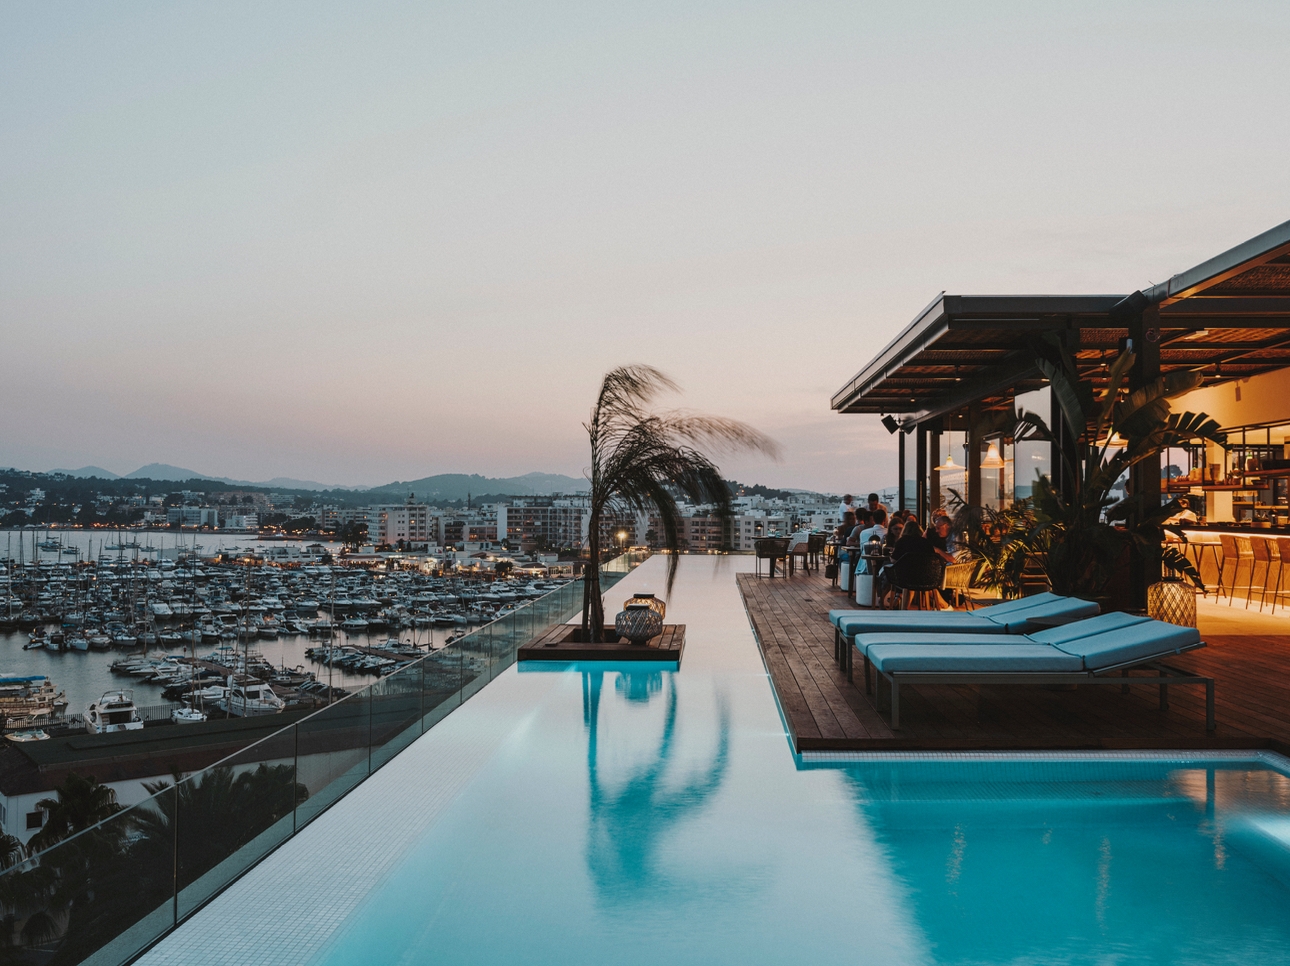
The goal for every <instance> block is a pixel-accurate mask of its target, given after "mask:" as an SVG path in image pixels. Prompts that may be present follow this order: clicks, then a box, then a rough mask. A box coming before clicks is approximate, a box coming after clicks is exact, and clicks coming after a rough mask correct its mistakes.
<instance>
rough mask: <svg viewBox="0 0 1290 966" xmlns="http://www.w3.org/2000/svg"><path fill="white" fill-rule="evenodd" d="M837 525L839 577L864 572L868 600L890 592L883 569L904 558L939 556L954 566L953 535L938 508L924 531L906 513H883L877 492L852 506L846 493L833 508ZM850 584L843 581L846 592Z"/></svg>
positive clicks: (911, 516)
mask: <svg viewBox="0 0 1290 966" xmlns="http://www.w3.org/2000/svg"><path fill="white" fill-rule="evenodd" d="M838 515H839V516H840V517H841V518H842V524H841V525H840V526H839V527H838V528H837V530H835V531H834V543H835V546H836V557H837V564H838V572H839V574H842V573H848V574H855V575H863V574H868V575H870V576H872V577H873V578H874V582H875V586H874V596H875V598H876V599H877V600H879V601H881V600H883V599H884V598H885V597H886V596H887V595H888V594H890V593H891V590H892V588H891V582H890V580H889V579H888V571H889V570H890V568H891V567H892V566H893V565H894V564H895V562H896V561H897V560H900V559H901V558H903V557H905V556H906V555H908V554H921V555H924V556H935V557H940V558H941V559H942V560H944V561H945V562H946V563H953V562H954V536H953V528H952V525H951V522H950V517H949V513H948V511H947V510H946V509H945V508H944V507H939V508H938V509H937V510H936V511H935V512H934V513H933V514H932V521H931V525H930V526H929V527H928V528H927V529H926V530H924V529H923V528H922V526H920V525H919V522H918V517H917V516H916V515H915V514H914V512H913V511H912V510H895V511H889V510H888V509H887V507H886V506H884V505H883V503H882V501H881V500H879V499H878V494H877V493H870V494H869V496H868V499H867V500H866V502H865V503H864V504H860V505H857V504H855V503H853V502H852V497H851V494H849V493H848V494H847V495H845V496H844V497H843V498H842V505H841V506H840V507H839V508H838ZM849 584H850V580H846V581H845V582H844V583H843V587H844V588H847V587H848V585H849Z"/></svg>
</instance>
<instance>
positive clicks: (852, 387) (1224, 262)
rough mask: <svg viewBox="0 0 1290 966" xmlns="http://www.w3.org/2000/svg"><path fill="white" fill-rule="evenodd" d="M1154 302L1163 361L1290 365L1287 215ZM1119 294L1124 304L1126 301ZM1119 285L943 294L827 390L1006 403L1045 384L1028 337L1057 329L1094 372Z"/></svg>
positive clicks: (945, 402) (849, 398)
mask: <svg viewBox="0 0 1290 966" xmlns="http://www.w3.org/2000/svg"><path fill="white" fill-rule="evenodd" d="M1142 295H1143V296H1145V300H1142V299H1141V296H1139V299H1140V301H1141V302H1142V304H1146V305H1152V304H1154V305H1156V306H1157V307H1158V311H1159V316H1160V324H1159V331H1158V337H1159V342H1160V369H1161V372H1169V371H1171V370H1175V369H1194V370H1198V371H1200V372H1202V373H1203V374H1204V375H1205V384H1206V385H1212V384H1213V383H1215V382H1219V381H1223V380H1228V379H1235V378H1240V377H1243V376H1251V375H1254V374H1256V373H1259V372H1266V371H1268V370H1270V369H1279V368H1283V367H1286V366H1290V221H1288V222H1285V223H1284V224H1281V225H1278V226H1277V227H1276V228H1273V229H1272V230H1270V231H1266V232H1264V233H1263V234H1261V235H1258V236H1257V237H1255V238H1252V239H1250V240H1249V241H1247V242H1245V243H1244V244H1241V245H1238V246H1237V247H1235V248H1233V249H1231V250H1230V251H1226V252H1224V253H1223V254H1221V255H1218V256H1216V257H1214V258H1211V259H1209V260H1208V261H1206V262H1202V263H1201V264H1200V265H1197V266H1196V267H1195V268H1193V269H1190V270H1189V271H1186V272H1183V273H1181V274H1179V275H1175V276H1173V277H1172V278H1171V279H1169V281H1167V282H1164V283H1162V284H1160V285H1156V286H1153V287H1152V288H1150V289H1148V290H1146V291H1144V292H1143V293H1142ZM1122 303H1123V304H1122ZM1127 304H1128V303H1127V302H1126V297H1125V296H1123V295H1004V296H990V295H985V296H980V295H945V294H943V293H942V294H941V295H939V296H938V297H937V298H936V299H935V300H934V301H933V302H932V303H931V304H930V305H928V306H927V308H925V309H924V310H923V311H922V312H920V313H919V315H918V317H917V318H915V319H914V321H913V322H911V323H910V324H909V325H908V326H906V327H905V329H904V331H903V332H901V333H900V334H899V335H898V336H896V338H895V339H893V340H892V341H891V342H890V343H889V344H888V345H887V346H886V347H885V348H884V349H883V350H882V351H881V352H880V353H878V355H877V357H876V358H874V360H873V361H872V362H870V363H869V364H868V365H867V366H865V367H864V369H862V370H861V371H860V372H859V373H858V374H857V375H856V376H855V377H854V378H853V379H851V380H850V381H849V382H847V384H846V385H845V386H843V387H842V388H841V389H839V390H838V392H837V393H835V394H834V396H833V400H832V406H833V408H834V409H836V410H838V411H839V412H846V413H894V414H900V415H901V422H902V423H904V424H906V425H909V424H912V423H919V422H923V421H926V420H930V419H933V418H937V417H939V416H942V415H945V414H947V413H954V412H957V411H959V410H961V409H963V408H964V407H966V406H967V405H968V404H969V403H973V402H977V403H979V404H981V405H982V406H983V407H984V408H985V409H1006V408H1007V407H1008V406H1010V405H1011V401H1012V398H1013V396H1014V395H1015V394H1016V393H1019V392H1026V391H1028V390H1031V389H1035V388H1038V387H1040V386H1042V385H1043V381H1042V379H1041V377H1040V375H1039V371H1038V370H1037V369H1036V367H1035V362H1034V353H1033V351H1032V349H1031V345H1032V343H1033V340H1034V338H1035V337H1036V336H1037V335H1038V334H1039V333H1041V332H1044V331H1049V332H1056V333H1061V334H1062V335H1063V339H1064V341H1065V343H1066V345H1067V347H1068V349H1069V350H1070V352H1071V354H1072V355H1073V356H1074V358H1075V361H1076V365H1077V366H1078V367H1079V369H1080V372H1081V375H1083V376H1084V377H1085V378H1091V379H1093V381H1094V382H1097V381H1098V378H1099V374H1100V373H1101V372H1103V371H1104V367H1103V363H1105V362H1109V361H1110V360H1111V359H1112V358H1114V357H1115V355H1116V354H1117V353H1118V352H1119V351H1120V347H1121V345H1122V344H1123V340H1124V339H1126V338H1128V335H1129V331H1128V328H1127V324H1128V323H1127V321H1126V312H1125V311H1124V310H1125V307H1126V305H1127Z"/></svg>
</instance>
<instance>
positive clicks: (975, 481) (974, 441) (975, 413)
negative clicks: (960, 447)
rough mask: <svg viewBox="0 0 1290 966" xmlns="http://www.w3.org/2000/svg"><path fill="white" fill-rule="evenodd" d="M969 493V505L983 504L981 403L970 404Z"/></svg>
mask: <svg viewBox="0 0 1290 966" xmlns="http://www.w3.org/2000/svg"><path fill="white" fill-rule="evenodd" d="M966 472H967V494H966V499H967V503H968V506H970V507H979V506H980V505H981V404H980V403H975V402H974V403H972V404H971V405H969V406H968V431H967V467H966Z"/></svg>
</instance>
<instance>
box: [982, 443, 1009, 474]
mask: <svg viewBox="0 0 1290 966" xmlns="http://www.w3.org/2000/svg"><path fill="white" fill-rule="evenodd" d="M1003 465H1004V462H1003V457H1002V456H1000V455H999V446H998V444H997V443H991V444H990V448H989V449H987V450H986V451H985V459H983V460H982V461H981V469H983V470H997V469H1000V468H1001V467H1002V466H1003Z"/></svg>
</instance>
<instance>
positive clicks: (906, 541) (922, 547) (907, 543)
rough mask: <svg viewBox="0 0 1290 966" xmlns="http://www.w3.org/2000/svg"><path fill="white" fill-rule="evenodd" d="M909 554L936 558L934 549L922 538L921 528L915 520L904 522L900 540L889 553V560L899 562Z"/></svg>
mask: <svg viewBox="0 0 1290 966" xmlns="http://www.w3.org/2000/svg"><path fill="white" fill-rule="evenodd" d="M911 553H916V554H926V555H927V556H929V557H934V556H936V548H935V547H934V546H932V542H931V541H930V540H928V539H927V537H925V536H923V528H922V527H920V526H919V525H918V521H917V520H913V519H910V520H906V521H905V526H904V528H903V529H902V530H901V532H900V539H899V540H897V541H896V546H895V547H894V548H893V549H892V551H891V559H892V560H899V559H901V558H902V557H904V556H906V555H908V554H911Z"/></svg>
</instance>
